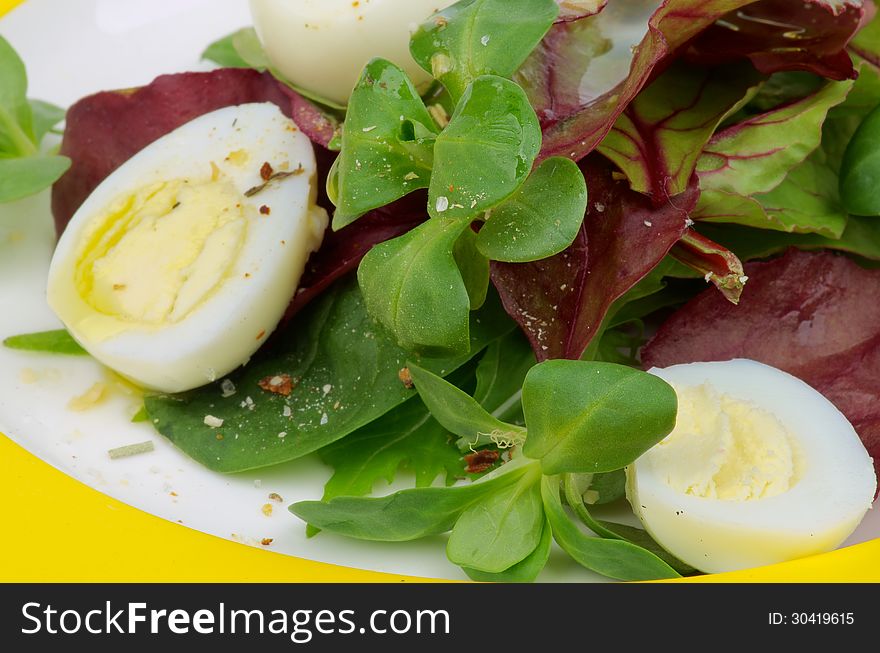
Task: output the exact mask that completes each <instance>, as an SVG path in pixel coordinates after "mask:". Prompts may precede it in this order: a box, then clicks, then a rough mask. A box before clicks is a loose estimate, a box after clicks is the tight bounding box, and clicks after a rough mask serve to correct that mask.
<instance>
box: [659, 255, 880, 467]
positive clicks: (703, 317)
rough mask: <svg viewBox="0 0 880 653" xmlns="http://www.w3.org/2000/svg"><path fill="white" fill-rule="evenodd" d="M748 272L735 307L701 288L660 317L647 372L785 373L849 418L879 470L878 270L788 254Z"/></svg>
mask: <svg viewBox="0 0 880 653" xmlns="http://www.w3.org/2000/svg"><path fill="white" fill-rule="evenodd" d="M746 274H747V275H748V276H749V292H747V293H746V294H745V295H743V298H742V301H741V303H740V305H739V306H734V305H733V304H730V303H728V302H726V301H724V299H723V298H722V297H720V296H719V295H718V293H716V292H714V291H706V292H704V293H702V294H700V295H698V296H697V297H696V298H694V299H693V300H691V301H690V302H689V303H688V304H686V305H685V306H684V307H683V308H681V309H680V310H679V311H678V312H677V313H675V314H674V315H673V316H672V317H671V318H670V319H669V320H667V321H666V323H664V324H663V325H662V326H661V327H660V329H659V331H658V332H657V334H656V335H655V336H654V338H653V339H652V340H651V341H650V342H649V343H648V344H647V345H646V346H645V348H644V350H643V352H642V362H643V365H644V366H645V368H646V369H647V368H650V367H668V366H670V365H676V364H678V363H691V362H697V361H721V360H730V359H733V358H751V359H753V360H757V361H760V362H762V363H766V364H768V365H773V366H775V367H778V368H780V369H782V370H785V371H786V372H788V373H790V374H793V375H794V376H797V377H799V378H800V379H802V380H804V381H806V382H807V383H809V384H810V385H812V386H813V387H814V388H816V389H817V390H818V391H819V392H821V393H822V394H824V395H825V396H826V397H827V398H828V399H829V400H831V402H832V403H834V404H835V405H836V406H837V407H838V408H839V409H840V410H841V411H842V412H843V413H844V414H845V415H846V416H847V418H849V420H850V422H852V424H853V426H854V427H855V429H856V431H857V432H858V433H859V435H860V436H861V438H862V441H863V442H864V444H865V447H866V448H867V449H868V453H869V454H871V455H872V456H873V458H874V464H875V467H877V468H878V471H880V403H878V402H877V397H878V396H880V331H878V329H877V325H878V324H880V302H877V297H878V296H880V270H866V269H864V268H861V267H859V266H858V265H857V264H856V263H855V262H853V261H852V260H850V259H848V258H846V257H844V256H840V255H836V254H832V253H830V252H818V253H807V252H802V251H799V250H794V249H792V250H789V251H788V252H787V253H786V254H785V255H784V256H782V257H780V258H777V259H774V260H772V261H769V262H755V263H748V264H746Z"/></svg>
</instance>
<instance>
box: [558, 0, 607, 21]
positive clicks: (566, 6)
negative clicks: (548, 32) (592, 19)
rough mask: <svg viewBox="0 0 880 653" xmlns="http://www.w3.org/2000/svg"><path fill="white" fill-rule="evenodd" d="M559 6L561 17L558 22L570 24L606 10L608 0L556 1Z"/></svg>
mask: <svg viewBox="0 0 880 653" xmlns="http://www.w3.org/2000/svg"><path fill="white" fill-rule="evenodd" d="M556 2H557V4H558V5H559V16H557V18H556V22H559V23H569V22H571V21H573V20H580V19H581V18H587V17H588V16H594V15H595V14H598V13H599V12H600V11H602V10H603V9H605V6H606V5H607V4H608V0H556Z"/></svg>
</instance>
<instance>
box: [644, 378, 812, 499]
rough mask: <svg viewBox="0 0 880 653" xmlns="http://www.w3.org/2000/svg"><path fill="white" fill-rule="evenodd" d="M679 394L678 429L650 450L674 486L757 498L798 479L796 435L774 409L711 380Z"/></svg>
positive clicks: (678, 389) (682, 389)
mask: <svg viewBox="0 0 880 653" xmlns="http://www.w3.org/2000/svg"><path fill="white" fill-rule="evenodd" d="M676 394H677V395H678V401H679V410H678V418H677V421H676V425H675V429H674V430H673V431H672V433H670V434H669V436H667V437H666V438H665V439H664V440H663V441H662V442H661V443H660V444H659V445H657V446H656V447H654V448H653V449H651V450H650V451H649V452H648V454H647V456H649V458H650V460H651V463H652V464H653V466H654V468H655V469H656V470H662V475H663V476H664V477H665V481H666V483H667V484H668V485H669V486H670V487H671V488H673V489H674V490H676V491H678V492H681V493H683V494H689V495H692V496H697V497H704V498H707V499H720V500H724V501H751V500H758V499H764V498H767V497H772V496H776V495H779V494H782V493H784V492H787V491H788V490H789V489H791V488H792V487H793V486H794V485H795V483H797V479H798V460H797V458H798V456H797V452H796V450H795V445H794V442H795V440H794V438H793V437H792V435H791V433H790V432H789V431H788V429H787V428H786V427H785V425H784V424H782V423H781V422H780V421H779V420H778V419H777V418H776V417H775V416H774V415H773V414H772V413H769V412H767V411H766V410H763V409H762V408H760V407H758V406H756V405H755V404H754V403H751V402H748V401H743V400H740V399H736V398H734V397H731V396H729V395H724V394H719V393H718V392H717V391H716V390H715V389H714V388H713V387H712V386H710V385H708V384H704V385H700V386H693V387H676Z"/></svg>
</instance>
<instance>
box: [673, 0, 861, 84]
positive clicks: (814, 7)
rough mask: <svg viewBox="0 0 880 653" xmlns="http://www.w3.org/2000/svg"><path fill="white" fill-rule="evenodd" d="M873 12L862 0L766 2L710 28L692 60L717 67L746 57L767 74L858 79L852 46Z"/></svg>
mask: <svg viewBox="0 0 880 653" xmlns="http://www.w3.org/2000/svg"><path fill="white" fill-rule="evenodd" d="M868 15H869V14H868V12H866V9H865V6H864V5H863V3H862V2H861V0H806V1H805V2H791V0H762V1H761V2H756V3H755V4H753V5H750V6H748V7H744V8H742V9H738V10H737V11H734V12H731V13H730V14H728V15H726V16H724V18H722V19H721V20H719V21H718V22H716V23H715V24H714V25H712V26H711V27H709V28H708V29H707V30H706V31H705V32H703V33H702V34H701V35H700V36H699V37H698V38H697V39H696V40H695V41H694V42H693V43H691V45H690V47H689V48H688V53H687V58H689V59H693V60H694V61H697V62H699V63H700V64H702V65H717V64H720V63H727V62H729V61H736V60H738V59H742V58H743V57H745V58H748V59H749V60H750V61H751V62H752V63H753V64H754V66H755V68H757V69H758V70H760V71H761V72H763V73H775V72H779V71H784V70H807V71H809V72H812V73H815V74H817V75H821V76H822V77H827V78H828V79H834V80H838V81H839V80H843V79H855V78H856V77H857V74H856V71H855V69H854V68H853V63H852V60H851V59H850V57H849V55H848V54H847V52H846V47H847V45H848V44H849V42H850V40H851V39H852V38H853V36H854V35H855V33H856V32H857V31H858V29H859V27H860V26H861V25H862V22H863V20H865V18H866V16H868Z"/></svg>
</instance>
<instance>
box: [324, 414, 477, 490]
mask: <svg viewBox="0 0 880 653" xmlns="http://www.w3.org/2000/svg"><path fill="white" fill-rule="evenodd" d="M318 455H319V456H320V457H321V460H323V461H324V462H325V463H327V464H328V465H330V466H331V467H333V470H334V471H333V476H332V477H331V478H330V480H329V481H328V482H327V484H326V485H325V486H324V496H323V499H322V500H323V501H329V500H330V499H333V498H335V497H341V496H349V497H357V496H365V495H368V494H372V492H373V488H374V487H375V485H376V483H377V482H379V481H382V480H384V481H386V482H388V483H390V482H391V481H392V480H394V477H395V476H396V475H397V472H398V471H399V470H400V469H401V468H403V467H406V468H408V469H410V470H412V472H413V473H414V474H415V482H416V487H429V486H430V485H431V483H433V482H434V479H436V478H437V477H438V476H443V475H445V477H446V482H447V484H451V483H452V482H453V481H454V480H455V479H456V478H457V477H461V476H463V474H464V464H463V462H462V458H461V453H460V452H458V450H457V449H456V448H455V446H453V445H452V444H451V443H450V439H449V433H448V432H447V431H446V429H444V428H443V427H442V426H440V424H439V423H438V422H437V420H435V419H434V418H432V417H431V414H430V413H429V412H428V410H427V408H426V407H425V404H424V403H423V402H422V401H420V400H419V399H417V398H413V399H410V400H409V401H407V402H406V403H405V404H403V405H402V406H399V407H397V408H395V409H394V410H392V411H390V412H388V413H386V414H385V415H383V416H382V417H380V418H379V419H377V420H375V421H373V422H370V423H369V424H367V425H366V426H363V427H362V428H360V429H358V430H357V431H355V432H354V433H352V434H351V435H349V436H346V437H345V438H343V439H342V440H339V441H337V442H334V443H333V444H330V445H328V446H326V447H324V448H323V449H321V450H320V451H319V452H318Z"/></svg>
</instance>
